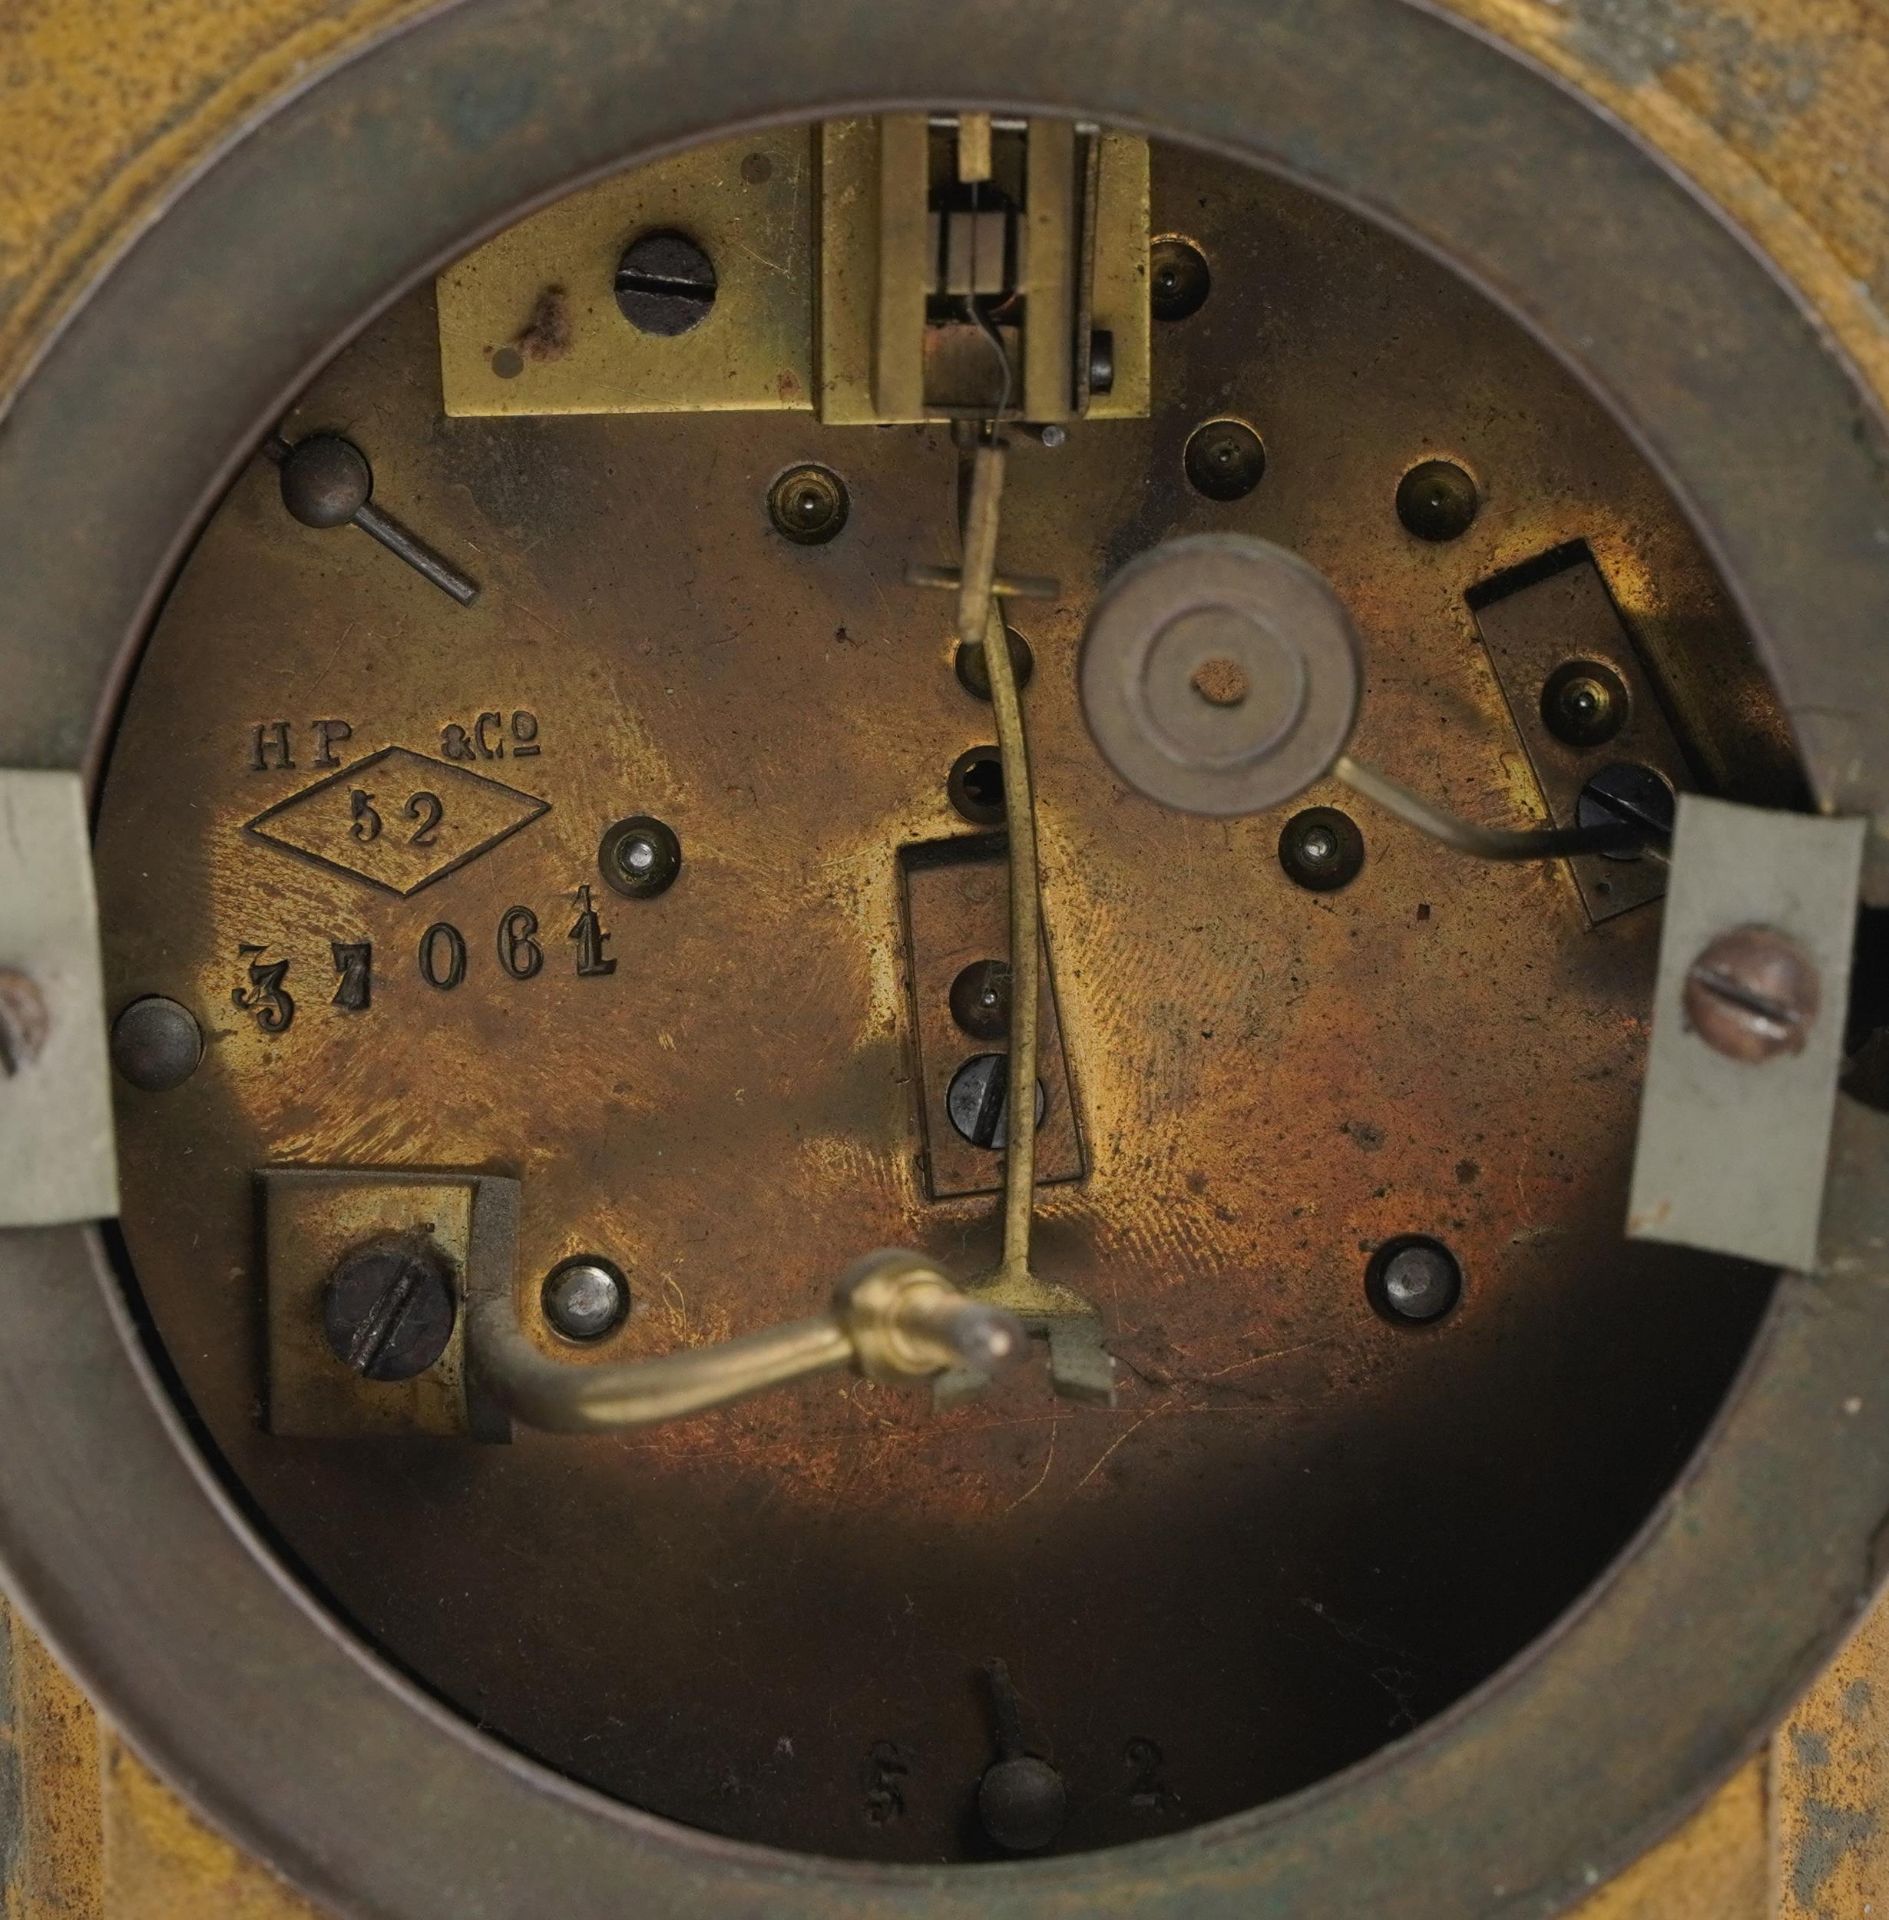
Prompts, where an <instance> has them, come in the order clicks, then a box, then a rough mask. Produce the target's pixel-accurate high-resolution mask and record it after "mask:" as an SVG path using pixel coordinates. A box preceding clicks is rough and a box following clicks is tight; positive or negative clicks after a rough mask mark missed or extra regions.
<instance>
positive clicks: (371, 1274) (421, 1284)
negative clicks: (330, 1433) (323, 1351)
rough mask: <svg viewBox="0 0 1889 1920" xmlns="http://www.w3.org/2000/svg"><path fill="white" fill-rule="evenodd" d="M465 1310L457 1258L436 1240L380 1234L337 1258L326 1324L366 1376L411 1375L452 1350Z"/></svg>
mask: <svg viewBox="0 0 1889 1920" xmlns="http://www.w3.org/2000/svg"><path fill="white" fill-rule="evenodd" d="M458 1311H459V1302H458V1296H457V1294H456V1292H455V1290H454V1286H453V1272H452V1265H451V1263H450V1262H449V1261H448V1260H447V1258H446V1256H445V1254H444V1253H442V1252H441V1251H440V1249H439V1248H438V1247H437V1246H435V1245H434V1244H433V1242H432V1241H430V1240H427V1239H423V1238H414V1237H407V1238H401V1239H385V1240H374V1241H370V1242H369V1243H368V1244H367V1245H366V1246H364V1247H356V1248H355V1249H354V1250H353V1251H352V1252H350V1253H346V1254H343V1255H342V1257H341V1258H340V1259H339V1260H338V1261H337V1262H336V1263H335V1269H334V1272H333V1273H332V1274H331V1275H330V1276H329V1279H328V1291H327V1293H326V1295H325V1296H324V1297H323V1300H322V1329H323V1331H324V1332H325V1333H326V1334H327V1336H328V1345H329V1347H330V1348H331V1349H332V1350H333V1352H334V1356H335V1358H336V1359H337V1360H339V1361H340V1362H341V1363H342V1365H343V1366H345V1367H347V1368H349V1369H350V1370H351V1371H353V1372H355V1373H358V1374H360V1375H361V1376H362V1377H363V1378H364V1379H367V1380H411V1379H412V1378H413V1377H414V1375H415V1374H420V1373H424V1372H425V1371H426V1370H427V1368H428V1367H430V1366H432V1365H433V1363H434V1362H435V1361H436V1360H438V1359H439V1357H440V1355H441V1354H443V1353H444V1352H445V1351H446V1343H447V1341H448V1340H450V1339H451V1338H452V1332H453V1321H454V1319H455V1318H456V1317H457V1315H458Z"/></svg>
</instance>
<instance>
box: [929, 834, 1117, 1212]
mask: <svg viewBox="0 0 1889 1920" xmlns="http://www.w3.org/2000/svg"><path fill="white" fill-rule="evenodd" d="M899 882H900V892H901V894H902V895H903V897H904V905H905V933H906V953H907V966H908V976H907V977H908V978H909V980H910V982H911V996H912V1032H913V1035H914V1036H915V1039H916V1042H917V1048H918V1081H917V1088H916V1091H917V1096H918V1112H919V1125H920V1131H921V1133H922V1135H923V1137H924V1142H925V1184H926V1189H927V1191H928V1192H929V1193H930V1195H931V1198H932V1199H934V1200H956V1199H962V1198H965V1197H967V1196H969V1195H972V1194H985V1193H1001V1192H1002V1191H1003V1184H1004V1157H1003V1154H1002V1153H1001V1152H999V1151H995V1150H993V1149H992V1148H989V1147H980V1146H977V1145H974V1144H973V1143H972V1142H971V1141H969V1140H967V1139H965V1138H964V1136H963V1135H962V1134H961V1133H959V1132H958V1130H957V1128H956V1127H955V1126H953V1125H952V1122H951V1115H950V1112H949V1110H948V1108H947V1104H946V1102H947V1098H948V1096H949V1093H950V1090H951V1082H952V1080H953V1078H954V1077H955V1075H956V1074H957V1072H958V1070H959V1069H960V1068H961V1067H962V1066H963V1065H964V1063H965V1062H966V1061H968V1060H970V1059H973V1058H974V1057H975V1056H977V1055H978V1054H987V1053H1002V1052H1003V1051H1004V1046H1005V1043H1004V1041H1002V1040H1000V1039H999V1040H978V1039H973V1038H972V1037H971V1036H970V1035H968V1034H966V1033H964V1032H963V1031H961V1030H960V1028H959V1027H958V1025H957V1023H956V1021H955V1020H953V1019H952V1017H951V983H952V981H954V980H955V979H956V978H957V977H958V974H959V973H960V971H961V970H962V969H963V968H965V967H968V966H971V965H973V964H974V963H975V962H977V961H979V960H989V959H992V958H993V957H995V958H1001V957H1002V956H1003V955H1004V954H1005V953H1007V952H1008V951H1009V939H1010V933H1009V927H1010V918H1009V914H1010V907H1009V889H1008V870H1007V867H1006V864H1005V859H1004V854H1003V851H1002V843H1001V841H997V842H996V843H994V844H993V842H992V841H991V840H989V839H986V838H983V837H978V838H974V839H973V838H965V839H962V840H938V841H930V842H927V843H925V844H924V845H921V846H914V847H905V848H902V849H901V850H900V853H899ZM1036 1072H1037V1080H1038V1082H1039V1084H1040V1085H1041V1086H1042V1087H1043V1089H1044V1092H1045V1095H1046V1099H1045V1104H1044V1109H1043V1118H1042V1121H1041V1123H1040V1124H1039V1125H1038V1127H1037V1131H1036V1184H1037V1185H1038V1186H1039V1187H1041V1186H1050V1185H1053V1184H1055V1183H1057V1182H1059V1181H1065V1180H1080V1179H1081V1178H1082V1175H1083V1172H1084V1167H1083V1159H1082V1139H1081V1135H1080V1133H1079V1131H1078V1129H1077V1126H1076V1107H1075V1095H1074V1090H1073V1089H1072V1087H1071V1086H1070V1081H1069V1063H1068V1061H1067V1059H1066V1058H1065V1056H1064V1054H1063V1037H1062V1029H1061V1028H1060V1027H1059V1026H1058V1024H1057V1020H1056V992H1055V988H1054V985H1053V984H1052V982H1051V979H1050V968H1049V951H1048V946H1047V943H1045V945H1044V951H1043V967H1042V985H1041V991H1040V992H1039V994H1038V996H1037V1068H1036Z"/></svg>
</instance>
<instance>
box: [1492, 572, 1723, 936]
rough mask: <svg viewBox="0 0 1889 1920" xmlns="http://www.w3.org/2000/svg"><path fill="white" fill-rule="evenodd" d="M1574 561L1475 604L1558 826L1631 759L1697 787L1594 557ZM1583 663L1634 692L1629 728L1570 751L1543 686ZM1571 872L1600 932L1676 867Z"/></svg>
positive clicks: (1654, 894)
mask: <svg viewBox="0 0 1889 1920" xmlns="http://www.w3.org/2000/svg"><path fill="white" fill-rule="evenodd" d="M1566 562H1567V563H1566V564H1565V565H1563V566H1560V567H1558V568H1556V569H1555V570H1554V571H1552V572H1548V573H1546V574H1545V577H1537V578H1534V579H1531V580H1529V581H1528V582H1527V584H1526V585H1518V586H1516V587H1515V588H1514V589H1513V590H1512V591H1504V590H1503V587H1502V583H1501V581H1500V580H1498V581H1495V582H1492V583H1491V586H1490V588H1489V589H1488V590H1487V597H1484V595H1483V594H1482V593H1478V594H1476V595H1475V596H1473V597H1472V606H1473V608H1474V611H1475V616H1476V626H1477V630H1478V631H1479V632H1480V633H1481V635H1482V643H1483V645H1484V647H1485V648H1487V650H1488V654H1489V664H1490V666H1491V667H1493V668H1494V670H1495V677H1496V681H1497V684H1498V685H1500V687H1501V689H1502V697H1503V698H1504V699H1505V700H1506V701H1507V702H1508V706H1509V713H1510V715H1511V716H1512V717H1513V719H1514V721H1515V731H1516V732H1517V733H1519V734H1520V735H1521V737H1522V747H1523V750H1524V751H1525V752H1526V753H1527V755H1528V763H1529V765H1530V766H1531V767H1532V768H1533V769H1534V772H1535V780H1536V783H1537V784H1538V785H1539V786H1540V788H1541V797H1542V799H1543V800H1544V801H1545V802H1546V803H1547V807H1548V817H1549V818H1550V819H1551V820H1552V821H1553V822H1554V824H1555V825H1556V826H1557V827H1571V826H1573V825H1574V824H1575V812H1576V803H1577V802H1578V801H1579V799H1580V796H1581V789H1582V788H1583V787H1584V786H1586V785H1587V783H1588V781H1590V780H1591V779H1592V778H1593V777H1594V775H1595V774H1597V773H1598V772H1599V771H1600V770H1601V768H1603V767H1606V766H1612V765H1615V764H1617V763H1620V762H1630V763H1632V764H1635V765H1638V766H1643V767H1650V768H1651V769H1652V770H1653V771H1654V772H1655V773H1657V774H1659V775H1660V776H1661V778H1662V779H1664V780H1665V781H1666V782H1667V784H1668V785H1669V786H1671V787H1672V788H1673V789H1674V790H1675V792H1677V791H1678V790H1680V789H1681V788H1683V787H1685V786H1686V785H1688V784H1689V776H1688V772H1687V768H1686V759H1685V755H1684V753H1683V752H1682V751H1681V750H1680V746H1679V741H1678V738H1677V736H1676V735H1675V734H1674V732H1673V730H1672V727H1671V726H1670V725H1669V724H1668V722H1667V719H1666V715H1665V712H1664V710H1663V709H1662V707H1661V706H1660V702H1659V696H1658V694H1657V693H1656V692H1655V690H1654V687H1653V683H1652V680H1651V678H1650V677H1649V676H1648V674H1647V671H1646V669H1645V667H1644V666H1643V665H1642V664H1641V662H1640V658H1639V653H1638V650H1637V649H1636V648H1635V647H1634V644H1633V640H1632V637H1631V636H1630V635H1629V634H1628V632H1627V629H1626V624H1625V622H1624V621H1622V619H1621V618H1620V613H1619V610H1618V609H1617V608H1616V607H1615V605H1614V601H1613V595H1612V594H1611V593H1609V592H1608V591H1607V583H1606V581H1605V580H1603V579H1602V578H1601V573H1600V569H1599V568H1598V567H1597V566H1596V565H1595V564H1594V559H1593V556H1592V554H1590V553H1589V552H1588V550H1587V548H1586V547H1585V546H1580V547H1576V548H1571V549H1569V550H1568V552H1567V555H1566ZM1573 660H1591V661H1593V662H1595V663H1596V664H1598V665H1600V666H1602V667H1606V668H1608V669H1610V670H1611V671H1612V672H1613V673H1614V674H1616V675H1617V676H1618V677H1619V680H1620V683H1621V685H1622V686H1623V687H1625V689H1626V694H1627V700H1626V717H1625V719H1624V720H1623V721H1622V722H1621V725H1620V730H1619V731H1618V732H1617V733H1615V734H1614V735H1613V736H1612V738H1610V739H1609V740H1607V741H1605V742H1604V743H1602V744H1600V745H1597V746H1587V747H1575V746H1569V745H1567V744H1566V743H1565V742H1563V741H1561V740H1558V739H1557V738H1556V737H1555V736H1554V734H1553V733H1551V732H1550V731H1549V728H1548V723H1547V721H1546V720H1544V719H1543V717H1542V711H1541V692H1542V688H1543V686H1544V685H1545V684H1546V682H1547V680H1548V677H1549V675H1550V674H1552V673H1553V672H1554V671H1555V669H1556V668H1557V667H1559V666H1561V665H1563V664H1564V663H1566V662H1568V661H1573ZM1568 867H1569V869H1570V871H1571V872H1572V873H1573V875H1574V884H1575V885H1576V886H1577V887H1578V888H1579V889H1580V893H1581V904H1582V905H1583V906H1585V907H1586V909H1587V917H1588V919H1589V920H1591V921H1592V922H1594V924H1595V925H1599V923H1600V922H1601V921H1603V920H1610V919H1612V918H1613V916H1614V915H1615V914H1619V913H1626V912H1628V911H1629V910H1630V909H1631V908H1634V907H1639V906H1644V905H1645V904H1646V902H1647V901H1649V900H1657V899H1658V898H1659V897H1660V895H1661V894H1663V893H1664V892H1665V891H1666V867H1665V865H1664V863H1663V862H1661V861H1659V860H1650V859H1645V858H1641V859H1638V860H1617V859H1610V858H1609V857H1608V856H1607V855H1606V854H1600V853H1584V854H1578V855H1576V856H1575V857H1574V858H1573V859H1571V860H1570V861H1569V862H1568Z"/></svg>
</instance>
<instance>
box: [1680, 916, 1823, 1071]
mask: <svg viewBox="0 0 1889 1920" xmlns="http://www.w3.org/2000/svg"><path fill="white" fill-rule="evenodd" d="M1822 999H1823V988H1822V984H1821V982H1820V980H1819V977H1818V973H1817V967H1816V963H1815V962H1814V961H1813V960H1812V959H1811V958H1810V956H1809V955H1808V954H1807V953H1806V952H1805V951H1804V950H1803V948H1802V947H1800V946H1799V945H1798V944H1797V942H1796V941H1795V940H1793V939H1791V938H1790V936H1789V935H1788V934H1782V933H1779V932H1778V931H1777V929H1776V928H1775V927H1738V928H1735V929H1734V930H1733V931H1732V932H1730V933H1722V934H1720V935H1719V936H1718V938H1717V939H1716V940H1713V941H1711V942H1710V943H1709V944H1708V945H1707V946H1706V948H1705V950H1704V951H1703V952H1702V953H1701V954H1700V955H1699V957H1698V958H1697V959H1696V960H1695V961H1693V963H1692V966H1691V968H1690V969H1689V970H1688V972H1687V974H1686V985H1685V994H1684V1004H1685V1016H1686V1025H1687V1026H1688V1027H1689V1028H1690V1029H1691V1030H1692V1031H1693V1032H1694V1033H1696V1034H1697V1035H1698V1036H1699V1038H1700V1039H1701V1040H1703V1041H1704V1042H1705V1044H1706V1045H1707V1046H1708V1047H1710V1048H1711V1049H1712V1050H1713V1051H1714V1052H1715V1053H1722V1054H1724V1055H1725V1057H1726V1058H1727V1059H1728V1060H1742V1061H1745V1062H1747V1063H1751V1064H1755V1063H1756V1062H1758V1061H1761V1060H1775V1059H1777V1058H1778V1057H1779V1056H1780V1055H1783V1054H1794V1053H1802V1052H1803V1050H1804V1043H1805V1042H1806V1041H1807V1040H1808V1039H1809V1037H1810V1030H1811V1028H1812V1027H1814V1026H1815V1025H1816V1021H1817V1011H1818V1008H1819V1006H1820V1005H1821V1004H1822Z"/></svg>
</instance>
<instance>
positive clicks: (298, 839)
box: [244, 747, 551, 900]
mask: <svg viewBox="0 0 1889 1920" xmlns="http://www.w3.org/2000/svg"><path fill="white" fill-rule="evenodd" d="M550 806H551V803H550V801H548V800H540V799H539V798H538V797H537V796H536V795H535V794H530V793H522V792H520V791H519V789H518V788H516V787H508V786H506V785H505V783H504V782H503V781H502V780H492V779H488V778H487V777H486V776H485V775H484V774H479V773H468V772H467V771H466V769H465V768H464V767H455V766H453V765H451V764H449V763H448V762H447V761H444V760H429V759H428V758H427V757H426V755H424V754H420V753H414V752H411V751H410V750H409V749H408V748H406V747H384V748H383V749H382V750H381V751H380V752H379V753H375V754H370V755H369V756H368V757H367V758H366V759H365V760H359V761H356V762H355V764H354V765H353V766H351V767H343V768H342V769H341V771H340V772H339V773H335V774H330V775H329V777H328V778H327V779H325V780H318V781H317V782H316V783H315V784H314V785H313V786H312V787H304V788H303V789H302V791H301V792H300V793H296V794H291V795H290V796H289V798H288V799H286V800H280V801H278V802H277V803H276V804H275V805H274V806H272V807H268V808H266V809H264V811H263V812H261V813H259V814H257V815H256V817H255V819H253V820H251V821H250V822H249V823H248V825H247V826H246V827H245V828H244V831H245V832H246V833H253V834H254V835H255V836H256V837H257V838H258V839H259V840H269V841H273V842H274V843H275V845H277V846H279V847H286V848H287V849H288V850H289V851H290V852H291V853H299V854H301V855H303V856H304V857H305V858H307V859H310V860H318V861H320V862H321V864H322V865H323V866H326V867H334V868H336V869H338V870H339V871H340V872H342V873H347V874H352V875H353V876H354V877H355V878H356V879H357V880H365V881H367V883H368V884H369V885H370V886H376V887H384V888H386V890H387V891H388V892H389V893H395V894H398V895H399V896H400V897H401V898H402V899H403V900H404V899H407V898H409V897H410V896H411V895H413V894H416V893H418V892H419V891H420V889H421V888H422V887H430V886H431V885H432V884H433V882H434V881H435V880H440V879H444V877H445V876H446V875H447V874H449V873H452V872H454V871H455V870H456V869H457V868H459V867H463V866H464V865H465V864H466V863H467V862H468V861H469V860H476V859H477V858H478V857H479V855H480V854H482V853H489V852H490V851H491V850H492V849H493V848H494V847H496V846H497V845H498V844H499V842H500V841H501V840H509V839H510V838H511V836H512V835H513V834H515V833H516V832H518V830H519V829H520V828H521V827H528V826H530V824H531V823H532V821H534V820H535V819H537V817H538V816H539V814H541V813H546V812H549V811H550Z"/></svg>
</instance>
